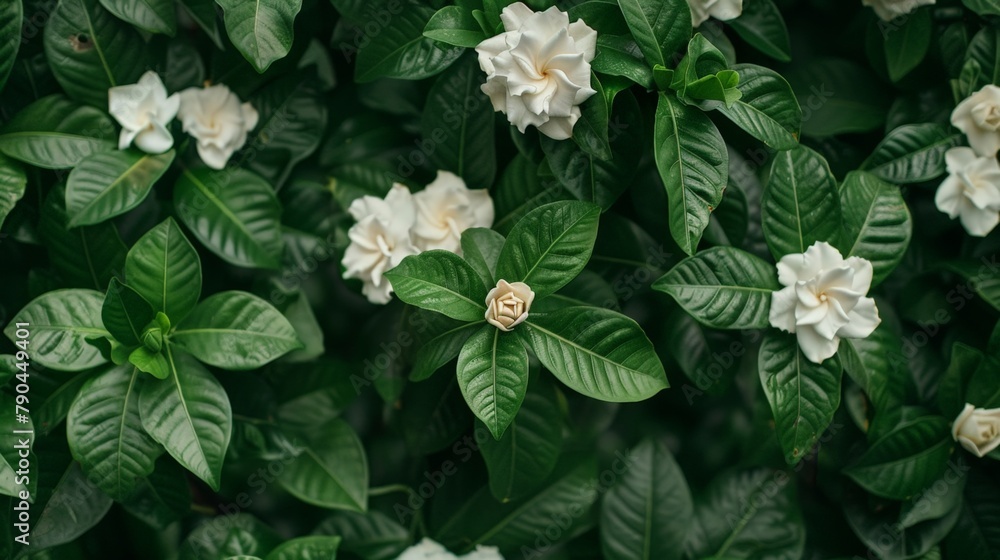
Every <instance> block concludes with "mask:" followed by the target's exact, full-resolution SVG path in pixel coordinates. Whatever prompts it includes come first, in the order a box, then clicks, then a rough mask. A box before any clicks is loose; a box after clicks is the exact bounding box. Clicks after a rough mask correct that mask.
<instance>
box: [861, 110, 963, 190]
mask: <svg viewBox="0 0 1000 560" xmlns="http://www.w3.org/2000/svg"><path fill="white" fill-rule="evenodd" d="M961 143H962V135H961V134H953V133H952V131H951V130H950V129H949V128H947V127H945V126H943V125H940V124H932V123H927V124H908V125H903V126H901V127H899V128H895V129H893V130H892V131H891V132H889V134H887V135H886V136H885V138H883V139H882V141H881V142H879V144H878V146H876V147H875V150H874V151H873V152H872V155H870V156H868V159H866V160H865V162H864V163H863V164H861V169H862V170H864V171H867V172H869V173H871V174H873V175H875V176H876V177H878V178H880V179H884V180H886V181H889V182H890V183H896V184H907V183H920V182H923V181H929V180H931V179H936V178H937V177H940V176H941V175H943V174H944V172H945V162H944V154H945V152H947V151H948V150H949V149H951V148H954V147H956V146H958V145H960V144H961Z"/></svg>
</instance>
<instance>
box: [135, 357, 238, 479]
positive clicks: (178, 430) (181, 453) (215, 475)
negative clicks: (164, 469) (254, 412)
mask: <svg viewBox="0 0 1000 560" xmlns="http://www.w3.org/2000/svg"><path fill="white" fill-rule="evenodd" d="M164 353H165V355H166V357H167V361H168V363H169V367H170V375H169V376H168V377H167V378H166V379H163V380H146V382H145V383H144V384H143V386H142V390H141V391H140V393H139V414H140V416H141V417H142V427H143V429H145V430H146V432H147V433H148V434H149V435H150V436H151V437H152V438H153V439H154V440H156V441H157V442H159V443H160V444H161V445H163V447H165V448H166V449H167V452H168V453H170V456H171V457H173V458H174V459H176V460H177V462H178V463H180V464H181V465H183V466H184V468H186V469H188V470H189V471H191V472H192V473H194V474H195V475H196V476H197V477H198V478H200V479H202V480H204V481H205V482H206V483H208V485H209V486H211V487H212V488H213V489H218V488H219V483H220V478H221V476H222V462H223V460H224V459H225V456H226V449H227V448H228V447H229V438H230V436H231V434H232V428H233V412H232V408H231V407H230V404H229V396H228V395H226V391H225V389H223V388H222V385H220V384H219V382H218V381H216V379H215V377H213V376H212V374H210V373H209V372H208V370H206V369H205V368H204V366H202V365H201V364H199V363H198V362H197V361H196V360H195V359H194V358H192V357H191V356H189V355H187V354H184V353H183V352H179V351H177V349H175V348H173V347H172V346H171V345H170V344H167V345H166V346H165V348H164Z"/></svg>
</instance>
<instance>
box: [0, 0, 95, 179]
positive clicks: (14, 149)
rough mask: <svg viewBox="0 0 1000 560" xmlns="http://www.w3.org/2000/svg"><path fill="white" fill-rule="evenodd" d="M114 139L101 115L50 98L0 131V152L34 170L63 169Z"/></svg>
mask: <svg viewBox="0 0 1000 560" xmlns="http://www.w3.org/2000/svg"><path fill="white" fill-rule="evenodd" d="M69 1H70V2H72V1H75V0H69ZM104 95H105V96H107V91H105V92H104ZM114 136H115V128H114V126H113V125H112V124H111V119H109V118H108V116H107V115H105V114H104V113H103V112H102V111H98V110H97V109H94V108H92V107H84V106H81V105H78V104H76V103H75V102H73V101H70V100H69V99H66V98H65V97H63V96H62V95H50V96H48V97H43V98H41V99H39V100H38V101H35V102H34V103H32V104H31V105H28V106H27V107H25V108H24V109H22V110H20V111H19V112H18V113H17V114H16V115H15V116H14V118H12V119H11V120H10V121H9V122H7V123H6V124H5V125H4V126H3V127H2V128H0V152H3V153H4V154H6V155H8V156H10V157H12V158H14V159H16V160H20V161H23V162H25V163H28V164H31V165H34V166H36V167H42V168H45V169H66V168H69V167H73V166H75V165H76V164H78V163H80V161H82V160H83V159H84V158H85V157H87V156H89V155H90V154H93V153H95V152H101V151H106V150H110V149H112V148H114V146H115V144H114V143H113V142H112V138H114Z"/></svg>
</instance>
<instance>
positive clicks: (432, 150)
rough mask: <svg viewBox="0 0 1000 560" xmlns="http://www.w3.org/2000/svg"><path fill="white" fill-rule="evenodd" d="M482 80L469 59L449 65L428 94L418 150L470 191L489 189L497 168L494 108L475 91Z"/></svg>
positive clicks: (473, 63) (469, 56) (473, 62)
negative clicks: (461, 181)
mask: <svg viewBox="0 0 1000 560" xmlns="http://www.w3.org/2000/svg"><path fill="white" fill-rule="evenodd" d="M450 7H452V8H456V7H457V6H450ZM444 9H448V8H444ZM485 79H486V74H484V73H483V71H482V70H480V69H479V63H478V62H477V61H476V57H475V56H472V55H471V54H470V55H468V56H466V57H465V58H464V59H462V60H460V61H459V62H457V63H455V64H453V65H452V66H451V67H449V68H448V69H447V70H445V71H444V72H443V73H442V74H441V76H440V77H439V78H438V79H437V80H436V81H435V82H434V85H433V86H432V87H431V90H430V92H428V94H427V103H426V104H425V105H424V112H423V117H422V118H421V121H420V133H421V135H422V136H423V141H422V143H421V146H423V148H422V149H424V150H425V152H426V153H427V155H428V157H429V158H430V160H431V161H432V162H433V163H434V164H435V165H436V166H437V167H438V169H445V170H448V171H452V172H454V173H455V174H456V175H458V176H459V177H461V178H462V179H464V180H465V182H466V184H467V185H468V186H469V187H470V188H484V189H485V188H488V187H489V186H490V185H492V184H493V178H494V176H495V175H496V168H497V161H496V158H497V155H496V147H495V141H494V138H493V137H494V134H493V126H494V122H495V120H494V118H493V106H492V105H491V104H490V102H489V98H488V97H486V96H484V95H483V92H482V90H480V89H479V86H480V85H482V84H483V83H484V81H485Z"/></svg>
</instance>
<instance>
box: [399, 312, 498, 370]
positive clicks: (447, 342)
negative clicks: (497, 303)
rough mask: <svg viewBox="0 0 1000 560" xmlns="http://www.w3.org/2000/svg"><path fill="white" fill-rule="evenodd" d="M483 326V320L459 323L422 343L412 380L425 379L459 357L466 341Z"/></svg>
mask: <svg viewBox="0 0 1000 560" xmlns="http://www.w3.org/2000/svg"><path fill="white" fill-rule="evenodd" d="M481 327H482V322H480V321H477V322H475V323H458V324H455V326H453V327H451V328H449V329H447V330H445V331H444V332H442V333H440V334H438V335H436V336H435V337H434V338H431V339H430V340H428V341H426V342H424V343H423V344H421V345H420V350H417V355H416V356H414V358H413V369H412V370H411V371H410V381H423V380H424V379H427V378H428V377H430V376H431V375H433V374H434V372H436V371H437V370H438V369H440V368H441V367H442V366H444V365H445V364H447V363H448V362H450V361H452V360H454V359H455V358H457V357H458V355H459V353H460V352H461V351H462V348H463V347H464V346H465V341H466V340H468V339H469V337H470V336H472V335H473V333H475V332H476V331H477V330H479V329H480V328H481Z"/></svg>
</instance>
